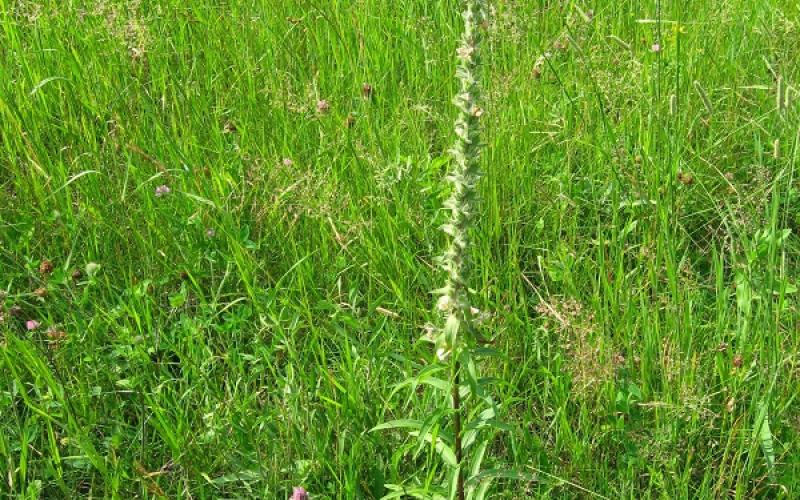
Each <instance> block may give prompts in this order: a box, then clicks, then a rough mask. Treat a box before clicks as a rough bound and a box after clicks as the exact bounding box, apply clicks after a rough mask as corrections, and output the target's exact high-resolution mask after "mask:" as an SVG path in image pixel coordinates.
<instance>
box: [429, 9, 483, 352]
mask: <svg viewBox="0 0 800 500" xmlns="http://www.w3.org/2000/svg"><path fill="white" fill-rule="evenodd" d="M463 17H464V33H463V35H462V36H461V46H460V47H459V48H458V50H457V53H458V59H459V64H458V69H457V70H456V76H457V77H458V80H459V82H460V85H461V88H460V90H459V92H458V94H457V95H456V97H455V98H454V99H453V102H454V104H455V105H456V107H457V108H458V110H459V113H458V118H457V119H456V124H455V130H456V143H455V145H454V146H453V148H452V149H451V150H450V153H451V155H452V157H453V168H452V170H451V171H450V173H449V174H448V176H447V180H448V181H449V183H450V185H451V188H452V193H451V195H450V198H449V199H448V200H447V201H446V202H445V208H446V209H447V210H449V212H450V217H449V220H448V222H447V223H446V224H445V225H444V226H443V228H442V229H443V231H444V232H445V233H447V235H448V236H449V237H450V245H449V247H448V249H447V251H446V252H445V253H444V255H443V256H442V257H441V258H440V262H441V266H442V268H443V269H444V270H445V271H446V272H447V281H446V283H445V286H444V287H443V288H441V289H440V290H437V292H438V293H439V294H440V297H439V303H438V307H439V309H440V310H441V311H442V312H443V313H444V315H445V325H444V328H443V329H442V330H441V331H440V332H439V333H438V335H437V337H436V339H435V342H436V354H437V356H438V357H439V359H442V360H444V359H446V358H447V356H448V355H450V354H451V353H453V354H455V356H454V357H455V358H457V357H458V354H459V352H460V350H461V349H462V347H463V346H464V345H467V344H468V343H469V340H471V338H470V337H471V334H472V330H473V328H472V312H471V309H470V304H469V294H468V291H469V288H468V283H467V279H468V275H469V255H468V250H469V246H470V237H469V230H470V226H471V222H472V220H473V218H474V215H475V211H476V205H477V190H476V184H477V183H478V180H479V179H480V177H481V172H480V165H479V163H480V150H481V142H480V124H479V119H480V117H481V115H482V114H483V109H482V108H481V107H480V106H479V102H480V84H479V82H478V75H477V72H478V70H479V68H480V39H481V31H480V30H481V25H482V24H483V22H484V21H485V19H486V0H466V10H465V11H464V13H463ZM465 335H466V337H467V338H466V339H463V338H462V337H463V336H465ZM464 340H466V341H467V342H464Z"/></svg>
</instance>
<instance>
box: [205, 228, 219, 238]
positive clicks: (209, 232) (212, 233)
mask: <svg viewBox="0 0 800 500" xmlns="http://www.w3.org/2000/svg"><path fill="white" fill-rule="evenodd" d="M216 235H217V230H216V229H214V228H213V227H210V228H208V229H206V237H208V238H213V237H214V236H216Z"/></svg>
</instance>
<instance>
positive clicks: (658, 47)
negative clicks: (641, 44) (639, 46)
mask: <svg viewBox="0 0 800 500" xmlns="http://www.w3.org/2000/svg"><path fill="white" fill-rule="evenodd" d="M650 50H652V51H653V52H655V53H656V54H658V53H659V52H661V44H660V43H658V42H656V43H654V44H653V45H652V46H651V47H650Z"/></svg>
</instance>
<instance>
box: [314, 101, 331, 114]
mask: <svg viewBox="0 0 800 500" xmlns="http://www.w3.org/2000/svg"><path fill="white" fill-rule="evenodd" d="M330 109H331V103H329V102H328V101H326V100H325V99H320V100H319V101H317V112H319V113H322V114H325V113H327V112H328V111H330Z"/></svg>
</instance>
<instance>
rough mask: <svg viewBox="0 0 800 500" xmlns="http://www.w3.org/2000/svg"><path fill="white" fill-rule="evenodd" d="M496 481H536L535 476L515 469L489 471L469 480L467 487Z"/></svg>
mask: <svg viewBox="0 0 800 500" xmlns="http://www.w3.org/2000/svg"><path fill="white" fill-rule="evenodd" d="M494 479H513V480H515V481H536V480H537V477H536V475H535V474H530V473H528V472H520V471H518V470H514V469H488V470H485V471H483V472H481V473H479V474H475V475H474V476H472V477H470V478H469V479H467V481H466V482H465V484H466V485H468V486H469V485H475V484H477V483H480V482H482V481H486V480H494Z"/></svg>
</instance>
